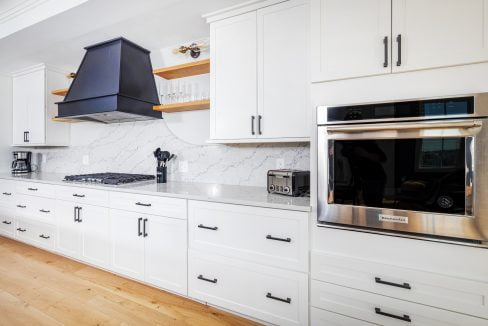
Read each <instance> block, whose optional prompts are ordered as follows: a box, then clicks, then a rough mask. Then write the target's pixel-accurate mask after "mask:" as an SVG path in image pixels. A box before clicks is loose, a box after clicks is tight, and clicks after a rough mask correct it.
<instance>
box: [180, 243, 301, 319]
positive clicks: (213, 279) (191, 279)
mask: <svg viewBox="0 0 488 326" xmlns="http://www.w3.org/2000/svg"><path fill="white" fill-rule="evenodd" d="M188 293H189V296H190V297H193V298H195V299H198V300H202V301H205V302H208V303H210V304H213V305H216V306H221V307H224V308H226V309H229V310H233V311H236V312H238V313H241V314H244V315H248V316H251V317H253V318H257V319H260V320H263V321H266V322H269V323H273V324H276V325H307V324H308V277H307V275H306V274H305V273H297V272H290V271H284V270H281V269H276V268H271V267H266V266H263V265H256V264H250V263H244V262H242V261H238V260H234V259H229V258H225V257H222V256H216V255H209V254H204V253H202V252H198V251H195V250H190V251H189V266H188Z"/></svg>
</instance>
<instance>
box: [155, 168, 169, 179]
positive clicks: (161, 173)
mask: <svg viewBox="0 0 488 326" xmlns="http://www.w3.org/2000/svg"><path fill="white" fill-rule="evenodd" d="M156 172H157V173H156V180H157V182H158V183H166V182H167V181H168V168H167V167H166V166H162V167H158V168H157V171H156Z"/></svg>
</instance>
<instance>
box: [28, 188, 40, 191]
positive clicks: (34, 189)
mask: <svg viewBox="0 0 488 326" xmlns="http://www.w3.org/2000/svg"><path fill="white" fill-rule="evenodd" d="M27 190H29V191H37V190H39V189H37V188H27Z"/></svg>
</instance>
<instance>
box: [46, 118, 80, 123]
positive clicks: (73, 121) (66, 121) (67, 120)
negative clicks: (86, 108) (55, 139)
mask: <svg viewBox="0 0 488 326" xmlns="http://www.w3.org/2000/svg"><path fill="white" fill-rule="evenodd" d="M51 120H52V121H54V122H64V123H78V122H82V121H80V120H72V119H64V118H52V119H51Z"/></svg>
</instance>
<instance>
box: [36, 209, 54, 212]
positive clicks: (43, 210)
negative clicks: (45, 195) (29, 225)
mask: <svg viewBox="0 0 488 326" xmlns="http://www.w3.org/2000/svg"><path fill="white" fill-rule="evenodd" d="M39 212H41V213H51V211H47V210H45V209H40V210H39Z"/></svg>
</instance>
